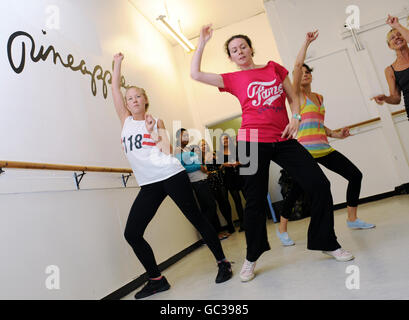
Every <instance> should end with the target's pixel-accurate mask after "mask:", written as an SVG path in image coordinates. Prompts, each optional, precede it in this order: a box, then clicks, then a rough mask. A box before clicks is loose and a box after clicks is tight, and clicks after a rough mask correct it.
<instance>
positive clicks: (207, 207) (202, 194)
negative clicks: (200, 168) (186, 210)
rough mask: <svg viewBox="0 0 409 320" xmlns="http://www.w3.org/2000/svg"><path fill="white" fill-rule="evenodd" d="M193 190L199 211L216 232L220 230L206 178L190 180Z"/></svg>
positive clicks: (214, 204) (214, 202) (215, 206)
mask: <svg viewBox="0 0 409 320" xmlns="http://www.w3.org/2000/svg"><path fill="white" fill-rule="evenodd" d="M192 187H193V191H194V192H195V195H196V199H197V202H198V203H199V207H200V211H201V212H202V214H203V215H204V216H205V217H206V219H207V220H208V221H209V222H210V224H211V225H212V226H213V228H214V230H215V231H216V232H220V230H221V225H220V221H219V217H218V216H217V205H216V200H215V198H214V196H213V193H212V190H210V187H209V184H208V183H207V181H206V180H200V181H196V182H192Z"/></svg>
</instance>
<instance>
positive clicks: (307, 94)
mask: <svg viewBox="0 0 409 320" xmlns="http://www.w3.org/2000/svg"><path fill="white" fill-rule="evenodd" d="M317 37H318V31H315V32H309V33H308V34H307V36H306V40H305V42H304V45H303V46H302V48H301V50H300V52H299V54H298V56H297V60H296V63H295V66H294V72H293V86H294V89H295V90H296V92H297V93H298V94H299V97H300V101H301V112H300V114H301V123H300V127H299V130H298V135H297V139H298V141H299V142H300V143H301V144H302V145H303V146H304V147H305V148H306V149H307V150H308V151H309V152H310V154H311V155H312V156H313V157H314V159H315V160H316V161H317V162H318V163H320V164H322V165H323V166H324V167H326V168H327V169H329V170H331V171H334V172H336V173H338V174H339V175H341V176H342V177H344V178H345V179H347V180H348V188H347V195H346V198H347V206H348V220H347V225H348V227H350V228H352V229H368V228H373V227H375V225H373V224H370V223H366V222H364V221H362V220H360V219H358V218H357V209H358V200H359V194H360V191H361V181H362V173H361V172H360V171H359V169H358V168H357V167H356V166H355V165H354V164H353V163H352V162H351V161H350V160H349V159H348V158H346V157H345V156H344V155H342V154H341V153H340V152H338V151H336V150H334V149H333V148H332V147H331V146H330V144H329V143H328V138H327V137H331V138H337V139H344V138H346V137H348V136H350V133H349V128H343V129H341V130H340V131H333V130H331V129H329V128H327V127H326V126H325V125H324V119H325V107H324V103H323V100H324V99H323V97H322V95H320V94H318V93H315V92H312V91H311V82H312V76H311V72H312V69H311V68H310V67H309V66H308V65H306V64H305V63H304V60H305V56H306V53H307V49H308V47H309V45H310V44H311V42H313V41H314V40H315V39H316V38H317ZM301 191H302V189H301V187H300V186H299V185H298V184H296V183H295V184H294V185H293V186H292V188H291V191H290V194H289V195H288V197H287V198H286V199H285V201H284V207H283V213H282V219H281V222H280V227H279V228H278V230H277V235H278V237H279V238H280V240H281V243H282V244H283V245H293V244H294V242H293V241H292V240H291V239H290V237H289V236H288V233H287V222H288V217H289V213H290V211H291V209H292V207H293V206H294V203H295V201H296V200H297V198H298V196H299V194H300V192H301ZM306 191H307V192H311V190H306Z"/></svg>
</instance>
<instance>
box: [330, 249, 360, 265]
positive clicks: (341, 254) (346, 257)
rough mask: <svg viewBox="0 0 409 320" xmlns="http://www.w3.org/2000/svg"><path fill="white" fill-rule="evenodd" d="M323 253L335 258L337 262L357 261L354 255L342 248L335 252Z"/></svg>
mask: <svg viewBox="0 0 409 320" xmlns="http://www.w3.org/2000/svg"><path fill="white" fill-rule="evenodd" d="M322 253H325V254H327V255H329V256H331V257H333V258H335V260H337V261H341V262H345V261H350V260H353V259H355V257H354V256H353V255H352V253H351V252H348V251H346V250H344V249H342V248H339V249H337V250H334V251H322Z"/></svg>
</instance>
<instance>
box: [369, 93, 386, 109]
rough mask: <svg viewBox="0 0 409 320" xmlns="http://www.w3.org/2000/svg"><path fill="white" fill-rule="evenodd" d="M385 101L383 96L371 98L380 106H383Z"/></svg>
mask: <svg viewBox="0 0 409 320" xmlns="http://www.w3.org/2000/svg"><path fill="white" fill-rule="evenodd" d="M385 99H386V96H385V95H384V94H379V95H377V96H375V97H373V98H371V100H374V101H375V102H376V103H377V104H379V105H380V106H381V105H383V103H384V102H385Z"/></svg>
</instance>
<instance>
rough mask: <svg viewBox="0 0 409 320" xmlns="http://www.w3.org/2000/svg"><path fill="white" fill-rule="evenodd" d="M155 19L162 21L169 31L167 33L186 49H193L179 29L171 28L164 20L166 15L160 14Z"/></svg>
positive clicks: (188, 50) (189, 50)
mask: <svg viewBox="0 0 409 320" xmlns="http://www.w3.org/2000/svg"><path fill="white" fill-rule="evenodd" d="M156 20H159V21H161V22H162V24H163V26H164V27H165V29H166V30H167V31H168V32H169V34H170V35H171V36H172V37H173V38H174V39H175V40H176V41H177V42H179V44H180V45H181V46H182V47H183V48H184V49H185V50H186V51H187V52H191V51H193V50H195V47H194V46H193V44H191V43H190V41H189V40H188V39H187V38H186V37H185V36H184V35H183V34H182V33H181V32H179V31H177V30H175V29H173V28H172V26H171V25H170V24H169V23H168V22H167V21H166V16H164V15H160V16H159V17H158V18H157V19H156Z"/></svg>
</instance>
